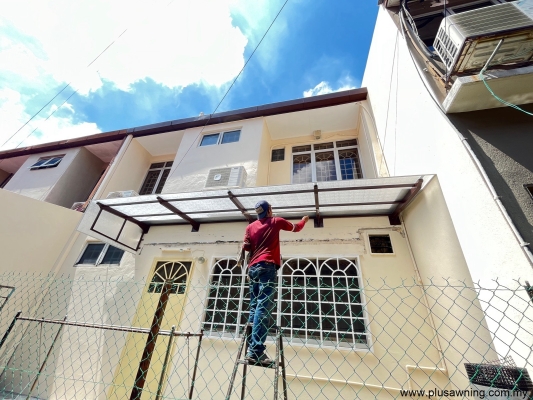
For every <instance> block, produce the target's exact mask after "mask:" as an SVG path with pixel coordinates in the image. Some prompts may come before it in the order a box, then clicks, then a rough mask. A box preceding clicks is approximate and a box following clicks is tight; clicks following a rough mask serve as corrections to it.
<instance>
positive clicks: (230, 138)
mask: <svg viewBox="0 0 533 400" xmlns="http://www.w3.org/2000/svg"><path fill="white" fill-rule="evenodd" d="M240 137H241V131H240V130H237V131H228V132H221V133H212V134H209V135H204V136H203V137H202V140H201V142H200V146H211V145H215V144H226V143H234V142H238V141H239V139H240Z"/></svg>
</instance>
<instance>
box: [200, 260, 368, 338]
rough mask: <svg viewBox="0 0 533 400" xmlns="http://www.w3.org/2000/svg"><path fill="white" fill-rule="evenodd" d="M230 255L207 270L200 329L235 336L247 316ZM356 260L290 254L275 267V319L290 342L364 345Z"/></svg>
mask: <svg viewBox="0 0 533 400" xmlns="http://www.w3.org/2000/svg"><path fill="white" fill-rule="evenodd" d="M236 264H237V261H236V260H235V259H232V258H224V259H220V260H217V261H216V262H215V265H214V267H213V271H212V274H211V280H210V282H211V285H210V289H209V295H208V299H207V303H206V312H205V321H204V329H205V330H206V331H207V332H209V333H208V334H210V335H214V336H231V337H233V336H236V335H237V334H238V333H241V332H242V330H243V327H244V325H245V324H246V321H247V318H248V308H249V291H248V284H247V282H246V279H245V275H244V273H245V271H246V269H245V268H246V267H244V270H243V269H241V268H239V267H237V266H236ZM360 278H361V276H360V272H359V267H358V265H357V259H353V258H342V257H334V258H327V259H325V258H290V259H286V260H284V262H283V266H282V268H281V270H280V271H278V292H277V302H276V306H275V308H274V312H273V318H275V321H276V324H278V325H280V326H281V327H283V328H284V337H285V339H286V340H287V341H289V342H290V343H294V344H297V343H301V344H310V345H319V346H335V347H346V348H368V347H369V338H368V335H369V333H368V330H367V326H368V319H367V315H366V310H365V304H364V295H363V293H362V288H361V284H360Z"/></svg>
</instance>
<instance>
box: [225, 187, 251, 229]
mask: <svg viewBox="0 0 533 400" xmlns="http://www.w3.org/2000/svg"><path fill="white" fill-rule="evenodd" d="M228 196H229V199H230V200H231V201H232V203H233V204H235V207H237V208H238V209H239V210H240V212H241V213H242V215H244V218H246V220H247V221H248V223H249V224H251V223H252V222H254V219H253V218H252V216H251V215H250V214H248V211H247V210H246V208H244V206H243V205H242V204H241V202H240V201H239V199H238V198H237V196H235V195H234V194H233V193H232V192H231V190H228Z"/></svg>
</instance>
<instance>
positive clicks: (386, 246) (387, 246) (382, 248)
mask: <svg viewBox="0 0 533 400" xmlns="http://www.w3.org/2000/svg"><path fill="white" fill-rule="evenodd" d="M368 241H369V242H370V252H371V253H376V254H381V253H389V254H390V253H393V251H392V242H391V240H390V236H389V235H368Z"/></svg>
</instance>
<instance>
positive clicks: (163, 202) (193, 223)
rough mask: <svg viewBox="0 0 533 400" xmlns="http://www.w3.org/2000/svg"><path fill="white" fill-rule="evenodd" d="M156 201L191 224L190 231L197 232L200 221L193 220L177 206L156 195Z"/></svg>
mask: <svg viewBox="0 0 533 400" xmlns="http://www.w3.org/2000/svg"><path fill="white" fill-rule="evenodd" d="M157 201H158V202H159V204H161V205H162V206H163V207H165V208H167V209H169V210H170V211H172V212H173V213H174V214H176V215H178V216H179V217H180V218H182V219H184V220H185V221H187V222H188V223H189V224H191V226H192V229H191V232H198V231H199V230H200V223H199V222H198V221H195V220H194V219H192V218H191V217H189V216H188V215H187V214H185V213H184V212H183V211H180V210H179V209H178V208H176V207H174V206H173V205H172V204H170V203H169V202H168V201H166V200H165V199H163V198H161V197H159V196H157Z"/></svg>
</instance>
